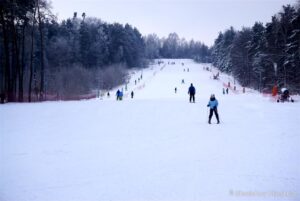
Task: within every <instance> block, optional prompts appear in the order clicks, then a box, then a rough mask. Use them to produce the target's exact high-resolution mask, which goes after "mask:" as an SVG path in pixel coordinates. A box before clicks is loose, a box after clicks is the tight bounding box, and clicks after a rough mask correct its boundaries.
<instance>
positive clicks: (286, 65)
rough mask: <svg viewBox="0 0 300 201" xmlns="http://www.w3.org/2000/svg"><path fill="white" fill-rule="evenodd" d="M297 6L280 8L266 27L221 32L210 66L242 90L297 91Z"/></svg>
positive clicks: (299, 76) (299, 49)
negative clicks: (278, 89) (277, 88)
mask: <svg viewBox="0 0 300 201" xmlns="http://www.w3.org/2000/svg"><path fill="white" fill-rule="evenodd" d="M299 5H300V4H298V5H295V6H291V5H286V6H283V7H282V10H281V11H280V12H279V13H277V14H276V15H274V16H273V17H272V20H271V22H269V23H266V24H265V25H264V24H262V23H260V22H256V23H255V24H254V25H253V26H252V27H250V28H248V27H245V28H243V29H242V30H235V29H234V28H233V27H230V28H229V29H227V30H226V31H224V32H220V33H219V35H218V37H217V39H216V40H215V43H214V45H213V47H212V63H213V64H214V65H215V66H216V67H217V68H219V69H220V70H221V71H223V72H226V73H230V74H232V75H233V76H234V77H235V78H236V79H237V81H238V82H239V83H241V85H243V86H245V87H252V88H255V89H258V90H265V91H270V90H271V89H272V87H273V86H275V85H276V86H278V87H287V88H289V89H291V90H292V91H294V92H300V7H299Z"/></svg>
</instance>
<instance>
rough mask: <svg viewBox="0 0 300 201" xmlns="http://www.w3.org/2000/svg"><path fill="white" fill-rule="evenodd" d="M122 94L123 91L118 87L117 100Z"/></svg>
mask: <svg viewBox="0 0 300 201" xmlns="http://www.w3.org/2000/svg"><path fill="white" fill-rule="evenodd" d="M120 95H121V91H120V90H119V89H118V91H117V93H116V96H117V101H118V100H120Z"/></svg>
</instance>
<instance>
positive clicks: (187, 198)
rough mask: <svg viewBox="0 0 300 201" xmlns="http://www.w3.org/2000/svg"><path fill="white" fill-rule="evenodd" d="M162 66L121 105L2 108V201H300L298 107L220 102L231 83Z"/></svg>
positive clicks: (253, 96)
mask: <svg viewBox="0 0 300 201" xmlns="http://www.w3.org/2000/svg"><path fill="white" fill-rule="evenodd" d="M168 61H169V62H172V61H175V62H176V64H175V65H168V64H167V63H168ZM182 62H184V66H182V64H181V63H182ZM164 63H165V64H166V65H164V64H161V65H159V66H158V65H154V66H152V67H151V68H149V69H145V70H143V72H136V73H135V74H132V79H131V82H130V83H129V84H128V86H127V87H128V91H126V92H125V96H126V97H125V99H124V100H123V101H118V102H117V101H116V100H115V97H110V98H107V97H105V98H104V99H103V100H100V99H94V100H89V101H69V102H45V103H33V104H28V103H24V104H5V105H0V200H1V201H106V200H107V201H121V200H122V201H123V200H130V201H143V200H147V201H150V200H151V201H162V200H163V201H169V200H170V201H202V200H207V201H214V200H218V201H219V200H220V201H223V200H228V201H229V200H260V201H261V200H267V201H269V200H300V168H299V164H300V134H299V133H300V132H299V129H300V124H299V122H300V115H299V114H300V107H299V106H300V104H299V102H297V103H274V102H271V101H270V100H269V99H268V98H265V97H262V96H261V95H259V94H258V93H256V92H253V91H251V90H248V89H247V90H246V91H247V92H246V93H245V94H243V93H241V88H240V87H239V86H237V90H238V92H236V93H233V91H229V95H223V94H222V88H223V82H225V83H227V82H228V80H230V79H231V78H230V77H228V76H227V75H221V80H220V81H216V80H213V79H211V77H212V73H211V72H209V71H206V70H203V67H209V66H210V65H209V64H196V63H194V62H192V61H191V60H164ZM187 68H189V72H187ZM184 69H186V70H185V72H184ZM214 71H215V70H214ZM141 74H143V79H142V80H141V81H140V82H138V77H140V75H141ZM182 79H184V80H185V84H181V81H182ZM134 80H137V85H135V84H134ZM190 83H193V84H194V85H195V87H196V103H195V104H193V103H189V102H188V94H187V91H188V86H189V85H190ZM175 87H177V89H178V92H177V93H176V94H175V92H174V88H175ZM123 88H124V86H123ZM120 89H121V87H120ZM131 90H134V92H135V97H134V99H130V97H129V93H130V92H131ZM114 93H115V91H113V92H111V94H114ZM212 93H214V94H216V98H217V99H218V100H219V103H220V105H219V114H220V118H221V124H220V125H217V124H215V122H216V120H215V119H214V117H213V124H212V125H209V124H207V120H208V118H207V116H208V110H207V107H206V105H207V102H208V98H209V96H210V94H212Z"/></svg>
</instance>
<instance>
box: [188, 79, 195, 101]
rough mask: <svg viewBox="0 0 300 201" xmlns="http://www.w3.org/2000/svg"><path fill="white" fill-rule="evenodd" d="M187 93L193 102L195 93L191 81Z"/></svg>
mask: <svg viewBox="0 0 300 201" xmlns="http://www.w3.org/2000/svg"><path fill="white" fill-rule="evenodd" d="M188 94H189V95H190V103H191V102H192V101H193V103H195V94H196V89H195V87H194V86H193V83H191V86H190V87H189V92H188Z"/></svg>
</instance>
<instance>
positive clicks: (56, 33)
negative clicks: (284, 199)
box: [0, 0, 210, 102]
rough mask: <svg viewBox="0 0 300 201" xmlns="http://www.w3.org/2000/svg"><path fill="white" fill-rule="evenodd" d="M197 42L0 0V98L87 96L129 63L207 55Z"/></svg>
mask: <svg viewBox="0 0 300 201" xmlns="http://www.w3.org/2000/svg"><path fill="white" fill-rule="evenodd" d="M209 55H210V50H209V48H208V47H207V46H206V45H204V44H203V43H200V42H195V41H190V42H187V41H185V39H180V38H179V36H178V35H177V34H176V33H171V34H170V35H169V36H168V37H167V38H161V39H160V38H158V37H157V36H156V35H155V34H150V35H148V36H144V37H143V36H142V35H141V33H140V32H139V30H138V29H137V28H135V27H133V26H131V25H129V24H125V25H122V24H119V23H113V24H109V23H106V22H104V21H102V20H101V19H97V18H93V17H87V14H86V13H81V14H78V13H77V12H74V15H73V16H72V17H70V18H69V19H65V20H62V21H61V22H59V21H58V20H57V17H56V16H55V15H53V14H52V12H51V6H50V4H49V1H47V0H14V1H11V0H4V1H3V0H2V1H1V4H0V65H1V68H0V95H1V102H4V101H7V102H32V101H44V100H68V99H81V98H89V97H93V96H94V95H95V94H96V93H95V91H97V90H98V91H99V90H109V89H111V88H113V87H115V86H117V85H120V84H123V83H125V82H126V81H127V79H128V77H127V71H128V69H130V68H144V67H147V66H148V64H149V62H151V60H152V59H155V58H161V57H170V58H193V59H196V60H198V61H204V60H208V59H209Z"/></svg>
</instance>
